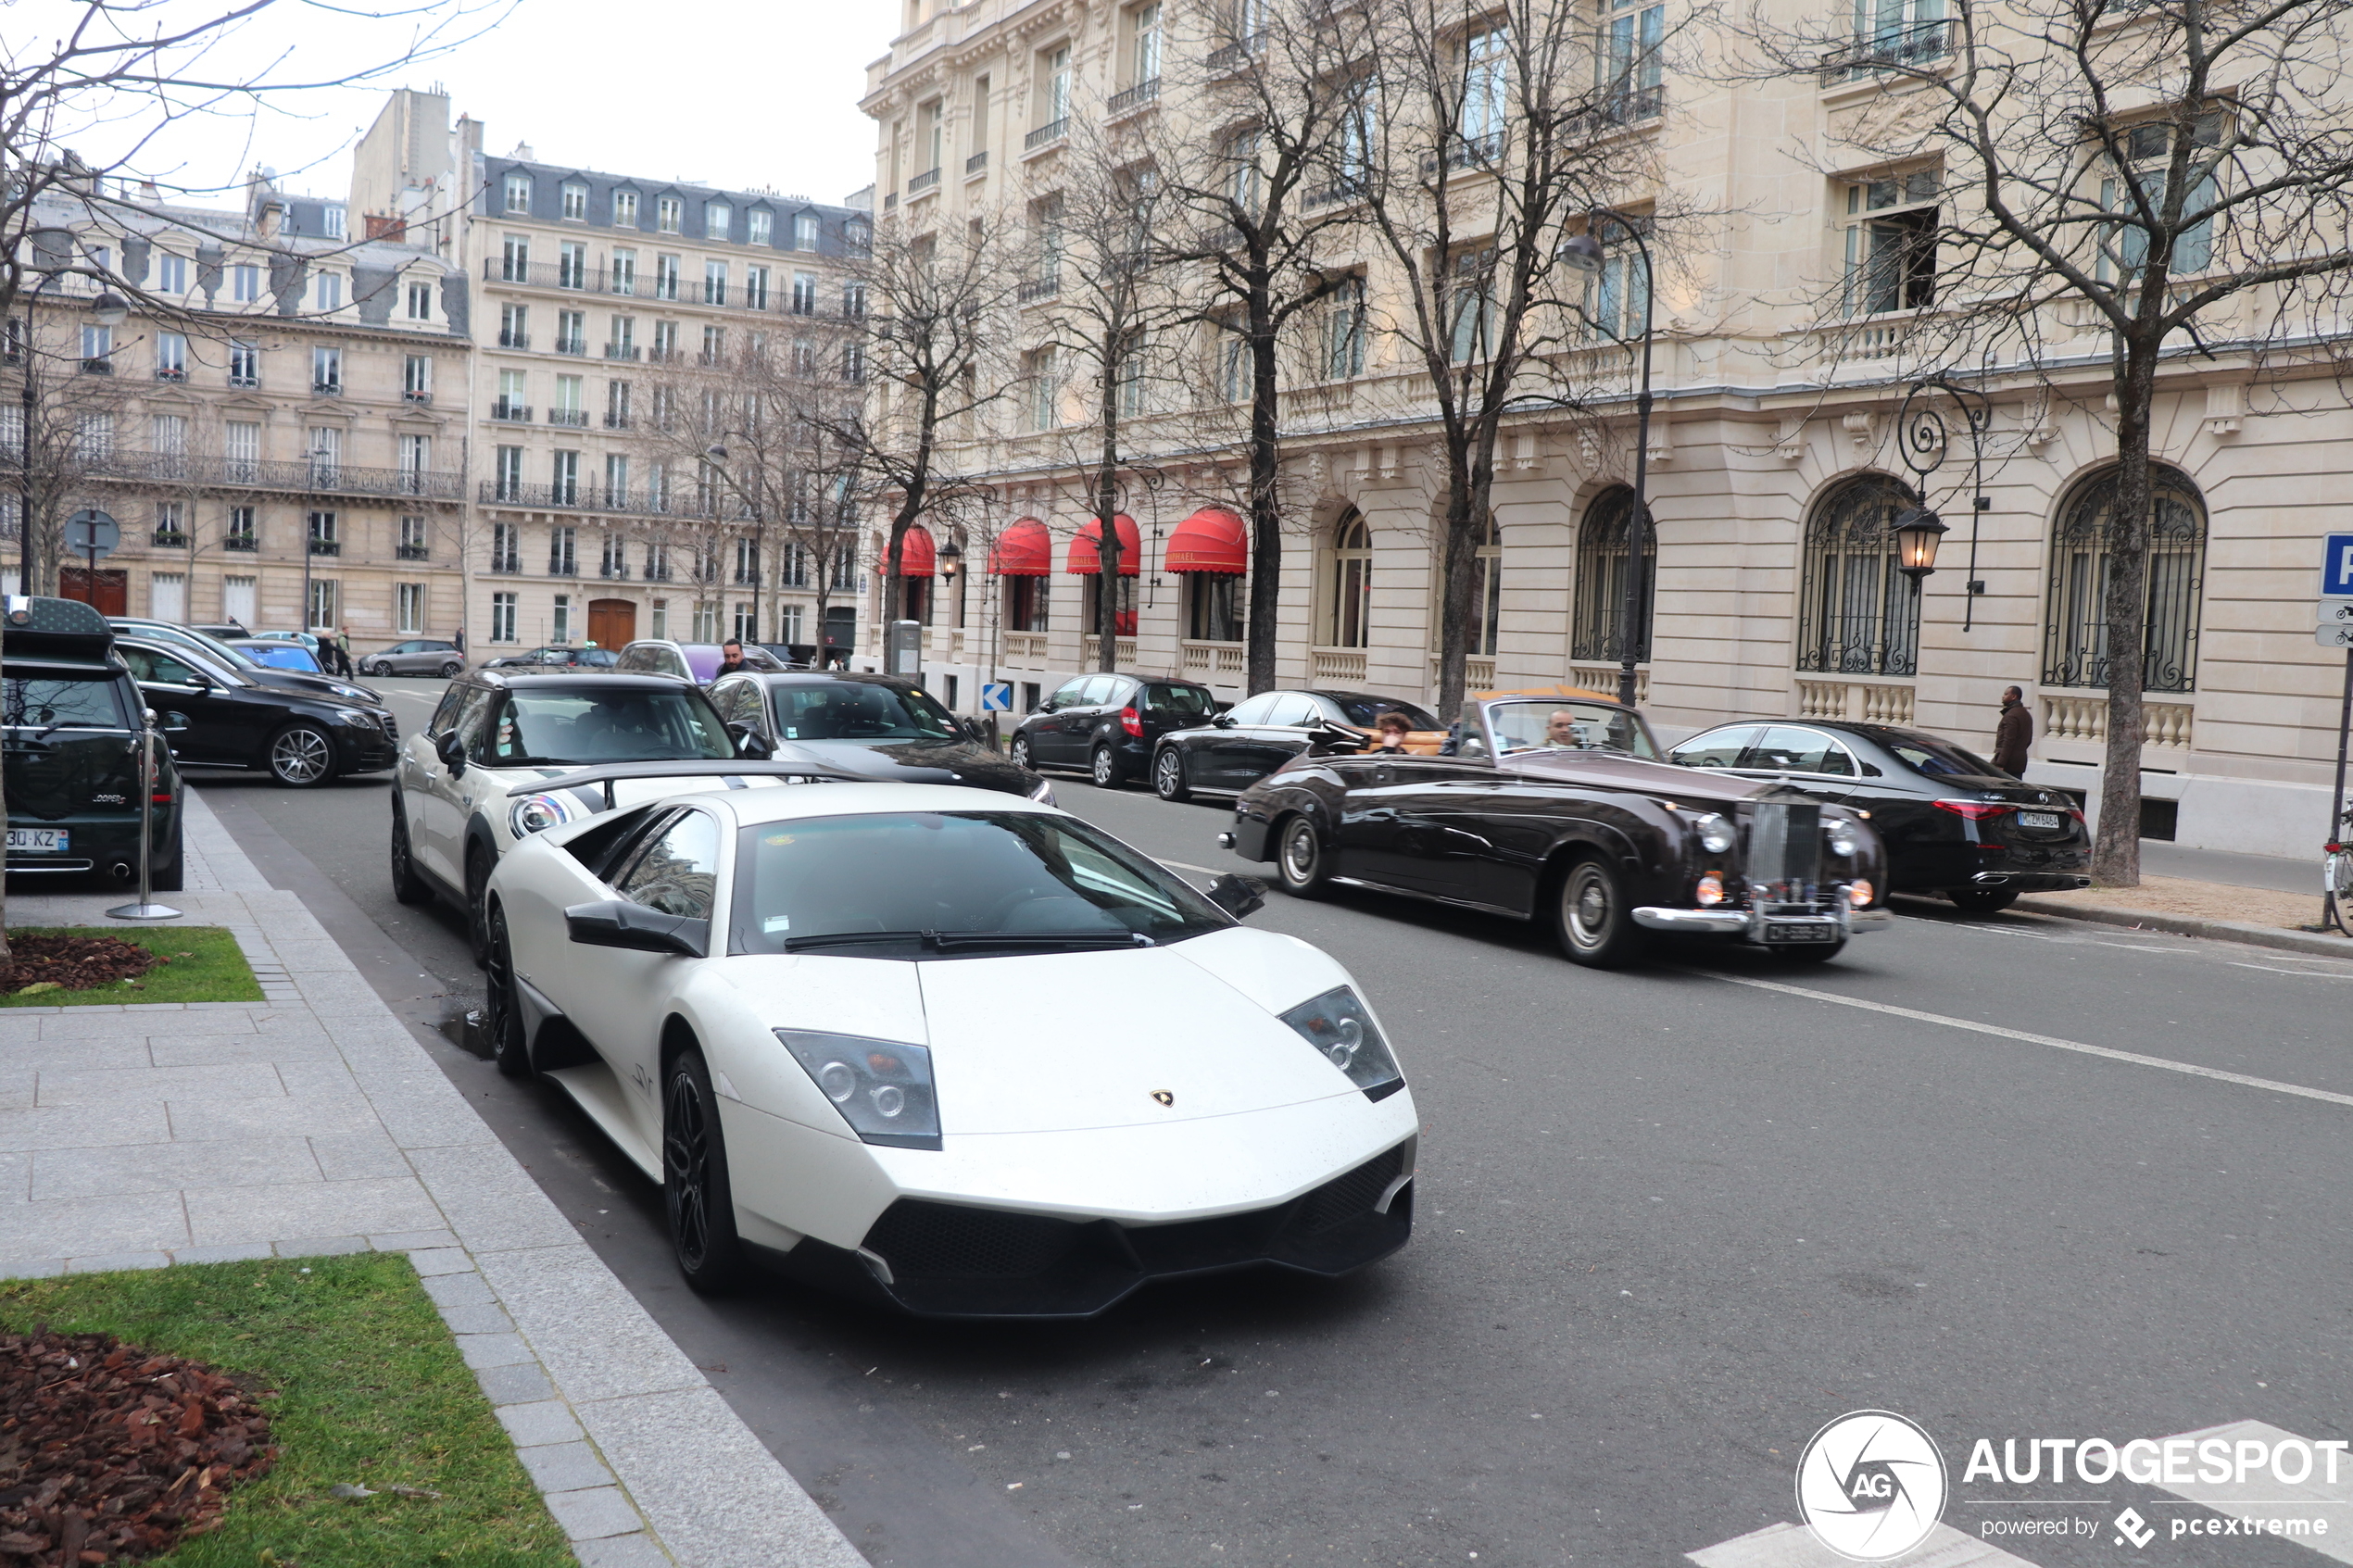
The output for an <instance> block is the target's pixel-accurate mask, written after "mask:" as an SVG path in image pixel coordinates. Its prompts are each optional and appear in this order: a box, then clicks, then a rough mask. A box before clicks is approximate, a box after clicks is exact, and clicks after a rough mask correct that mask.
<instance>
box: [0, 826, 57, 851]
mask: <svg viewBox="0 0 2353 1568" xmlns="http://www.w3.org/2000/svg"><path fill="white" fill-rule="evenodd" d="M65 852H66V830H65V829H63V828H10V829H9V830H8V853H9V854H11V855H62V854H64V853H65Z"/></svg>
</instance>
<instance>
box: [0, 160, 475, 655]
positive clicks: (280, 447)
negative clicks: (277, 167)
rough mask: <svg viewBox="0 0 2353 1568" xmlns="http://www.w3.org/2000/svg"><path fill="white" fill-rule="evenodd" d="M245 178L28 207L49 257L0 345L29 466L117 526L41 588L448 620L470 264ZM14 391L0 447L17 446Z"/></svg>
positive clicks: (352, 619) (367, 627)
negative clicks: (173, 196) (207, 192)
mask: <svg viewBox="0 0 2353 1568" xmlns="http://www.w3.org/2000/svg"><path fill="white" fill-rule="evenodd" d="M247 196H248V202H247V206H246V208H245V210H244V211H238V210H235V209H229V210H225V211H224V210H214V209H206V208H195V207H176V206H173V205H170V204H167V203H165V202H163V201H161V200H159V199H157V197H155V196H154V194H152V193H151V192H150V193H145V194H143V193H141V192H139V191H137V190H132V191H127V192H123V193H120V194H115V193H112V192H109V193H108V194H107V195H106V196H105V198H104V199H102V200H88V201H84V200H75V199H71V198H64V197H60V198H57V199H54V200H53V201H50V202H48V203H47V205H48V206H50V207H53V208H54V210H53V211H52V212H50V213H48V214H46V218H47V220H48V226H47V227H46V228H45V229H44V230H43V231H42V232H41V233H39V234H36V236H35V238H34V241H33V249H34V250H35V252H36V253H42V252H45V253H46V254H45V255H38V254H37V255H36V258H35V259H36V261H37V262H45V263H46V264H47V265H48V266H49V267H50V268H51V275H50V277H49V280H48V281H47V282H44V283H42V285H41V286H40V287H39V288H38V289H37V290H36V289H31V283H32V282H34V281H35V280H34V279H32V278H29V279H28V289H29V293H28V295H25V296H23V297H25V298H26V299H28V300H29V302H30V303H29V307H27V308H26V309H24V310H23V311H22V313H21V314H20V317H19V320H18V321H16V322H12V323H10V324H9V332H8V346H7V356H6V357H7V359H8V362H9V369H10V370H14V371H15V372H16V374H17V375H18V376H19V377H27V378H30V380H31V383H32V393H33V417H32V424H31V429H32V432H33V435H34V445H35V457H34V467H35V470H36V473H57V474H58V475H59V476H60V483H61V484H62V486H63V490H62V492H61V494H62V495H63V496H64V504H65V505H66V506H67V507H68V508H80V507H93V508H98V509H100V510H103V511H105V512H106V513H107V515H109V516H111V517H113V518H114V519H115V520H116V521H118V523H119V524H120V530H121V543H120V546H119V547H118V548H117V549H116V550H115V552H114V553H113V554H112V555H111V556H109V557H107V558H105V559H103V560H101V561H98V562H96V563H95V569H94V570H93V569H92V565H91V563H89V562H86V561H85V562H82V563H73V562H67V563H65V564H64V570H63V572H62V582H61V583H60V584H59V585H60V586H61V588H62V589H63V591H64V592H66V593H67V594H69V595H70V596H75V597H86V598H89V599H91V600H92V601H93V602H94V603H96V604H97V605H98V606H99V607H100V608H102V609H105V610H107V612H109V613H113V614H131V615H145V616H156V617H159V618H161V619H165V620H170V621H196V622H209V621H234V622H237V623H239V624H242V625H244V626H246V627H248V628H250V629H252V630H256V631H259V630H262V629H265V628H271V627H276V628H293V627H308V628H309V629H311V630H313V631H317V632H326V631H329V630H333V629H336V628H348V630H349V632H350V633H351V636H352V639H353V644H354V646H355V648H360V649H364V648H366V647H369V646H383V645H384V644H387V643H390V642H393V641H396V640H398V639H401V638H404V637H409V636H419V635H427V636H447V635H449V634H450V633H453V632H454V631H455V630H456V629H457V628H458V627H459V624H460V623H461V621H462V620H463V617H464V603H463V594H462V592H461V586H460V585H461V582H462V576H461V572H460V555H461V546H462V544H463V538H464V515H465V510H466V486H465V466H466V431H465V421H464V418H463V410H464V406H465V399H466V395H467V386H468V382H469V361H470V360H471V358H472V352H471V344H470V340H469V314H468V297H467V288H466V282H465V279H464V277H463V275H462V274H461V273H459V272H458V271H456V270H454V269H452V268H451V267H449V266H448V265H447V264H446V263H444V262H443V261H441V260H440V259H439V258H437V257H435V256H434V254H433V253H432V252H431V251H429V250H423V249H420V248H417V247H414V246H409V245H399V244H396V243H388V242H383V241H359V242H355V241H353V239H352V238H351V236H350V235H349V234H348V233H347V232H346V229H345V225H344V221H343V220H344V210H345V209H344V207H343V204H342V203H340V202H325V201H319V200H314V199H311V198H308V197H301V196H292V195H288V194H284V193H283V192H281V191H279V190H278V189H276V187H275V186H274V184H273V183H272V182H271V181H270V179H269V178H267V177H266V176H263V175H257V176H256V177H255V179H254V180H253V181H252V182H251V183H250V184H249V186H248V190H247ZM66 236H70V239H69V240H68V239H67V238H66ZM66 265H71V266H76V267H80V268H83V269H87V270H90V271H97V272H103V273H104V274H106V276H107V278H108V279H109V280H111V281H112V284H111V286H113V287H115V288H116V290H117V292H118V293H119V294H120V295H121V296H123V297H125V298H126V300H127V301H128V303H129V304H130V307H131V308H130V312H129V315H128V318H127V320H124V321H123V322H122V324H120V326H112V327H108V326H105V325H101V324H99V323H97V322H96V321H95V320H94V318H93V317H92V315H91V311H90V306H91V303H92V301H93V299H94V297H95V296H96V295H97V294H98V293H99V292H100V289H101V284H100V283H99V282H97V281H96V279H94V278H93V277H92V276H89V275H88V272H87V271H85V272H75V273H67V272H63V271H61V270H57V269H59V268H61V267H63V266H66ZM22 390H23V388H22V383H19V384H18V385H17V386H12V387H10V388H9V389H8V393H9V396H8V402H9V406H8V407H7V408H6V410H5V411H0V463H8V464H12V465H13V464H16V463H19V462H20V461H21V456H22V452H23V446H24V442H25V435H26V430H27V424H26V419H25V411H24V403H23V401H22V399H21V396H20V393H21V391H22ZM453 405H454V408H453ZM9 487H10V488H12V489H13V488H14V487H15V485H14V483H13V481H12V482H11V483H10V486H9ZM17 509H18V508H16V506H15V505H14V503H13V501H12V502H11V504H10V509H9V517H10V522H11V529H12V532H13V528H14V524H15V521H16V512H17ZM9 553H10V556H11V559H10V560H9V562H8V572H9V576H10V580H11V582H13V581H14V578H15V574H16V568H17V561H16V559H15V558H14V557H15V555H16V549H15V546H13V545H12V546H11V549H10V552H9Z"/></svg>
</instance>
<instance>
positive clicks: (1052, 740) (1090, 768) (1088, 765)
mask: <svg viewBox="0 0 2353 1568" xmlns="http://www.w3.org/2000/svg"><path fill="white" fill-rule="evenodd" d="M1217 710H1218V703H1217V698H1216V697H1215V696H1213V695H1212V694H1211V692H1210V689H1209V688H1208V687H1207V686H1204V685H1201V684H1198V683H1195V682H1192V681H1168V680H1160V679H1156V678H1153V677H1151V676H1145V675H1074V676H1072V677H1071V678H1070V679H1069V680H1067V681H1064V682H1063V684H1061V685H1060V686H1058V687H1056V688H1055V689H1054V694H1053V695H1052V696H1050V697H1048V698H1047V699H1046V700H1045V701H1044V702H1042V703H1040V704H1038V707H1037V708H1036V709H1034V710H1032V711H1031V712H1030V714H1029V715H1028V716H1027V717H1026V718H1025V719H1023V720H1022V721H1021V722H1020V723H1019V724H1017V725H1015V726H1014V728H1013V735H1012V738H1011V739H1009V740H1008V741H1007V742H1006V743H1005V752H1006V755H1007V756H1009V757H1011V758H1012V759H1013V762H1014V764H1015V765H1016V766H1018V767H1023V768H1084V769H1085V770H1087V772H1088V776H1089V777H1090V778H1092V779H1093V780H1094V782H1095V783H1096V784H1098V785H1100V786H1101V787H1102V788H1104V789H1116V788H1118V787H1119V786H1120V785H1121V784H1124V783H1126V781H1127V780H1129V779H1137V778H1142V777H1143V776H1144V775H1145V773H1146V771H1148V770H1149V769H1150V767H1151V758H1152V748H1153V747H1154V746H1157V745H1158V744H1159V743H1160V737H1161V736H1163V735H1164V734H1168V733H1169V732H1170V731H1172V730H1184V729H1190V728H1192V727H1194V726H1196V725H1199V724H1202V723H1206V722H1207V721H1208V720H1209V717H1210V715H1211V714H1213V713H1215V712H1216V711H1217Z"/></svg>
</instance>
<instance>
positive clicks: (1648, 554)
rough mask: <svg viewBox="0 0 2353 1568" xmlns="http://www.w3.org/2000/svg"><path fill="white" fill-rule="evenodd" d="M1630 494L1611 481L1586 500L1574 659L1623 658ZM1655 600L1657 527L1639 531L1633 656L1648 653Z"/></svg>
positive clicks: (1642, 656) (1579, 551)
mask: <svg viewBox="0 0 2353 1568" xmlns="http://www.w3.org/2000/svg"><path fill="white" fill-rule="evenodd" d="M1633 517H1634V492H1633V491H1631V490H1629V489H1628V488H1627V487H1626V486H1625V485H1623V484H1619V485H1613V486H1612V487H1611V488H1609V489H1607V490H1604V491H1603V492H1602V493H1601V494H1600V495H1596V496H1594V497H1593V498H1592V501H1590V502H1589V503H1587V505H1586V508H1585V521H1584V523H1583V524H1582V525H1581V526H1580V527H1579V529H1578V530H1577V630H1576V635H1575V637H1574V638H1573V639H1572V642H1571V646H1570V650H1569V652H1570V657H1571V658H1573V659H1624V658H1625V657H1626V642H1625V634H1626V554H1627V552H1626V533H1627V524H1628V523H1629V522H1630V521H1633ZM1657 598H1658V531H1657V529H1656V528H1655V526H1654V527H1650V528H1645V529H1643V530H1642V604H1641V606H1640V607H1639V609H1638V612H1637V615H1636V625H1635V628H1634V659H1635V660H1636V662H1638V663H1639V662H1640V661H1642V660H1643V659H1648V658H1650V656H1651V606H1652V605H1653V604H1654V603H1655V602H1656V601H1657Z"/></svg>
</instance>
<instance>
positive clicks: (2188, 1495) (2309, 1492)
mask: <svg viewBox="0 0 2353 1568" xmlns="http://www.w3.org/2000/svg"><path fill="white" fill-rule="evenodd" d="M2216 1439H2219V1440H2221V1441H2222V1442H2223V1443H2225V1444H2226V1445H2228V1447H2227V1448H2226V1449H2225V1450H2224V1451H2225V1452H2228V1453H2231V1454H2233V1455H2236V1454H2237V1453H2238V1451H2239V1449H2238V1445H2239V1443H2240V1441H2241V1440H2250V1441H2257V1442H2260V1443H2262V1444H2263V1446H2264V1448H2265V1449H2267V1450H2276V1449H2278V1448H2279V1446H2280V1445H2281V1444H2282V1443H2303V1444H2305V1446H2306V1448H2307V1449H2308V1450H2309V1448H2310V1443H2309V1439H2306V1438H2301V1437H2298V1436H2296V1434H2295V1433H2293V1432H2285V1431H2282V1430H2281V1429H2280V1428H2279V1427H2276V1426H2268V1425H2266V1424H2263V1423H2262V1422H2259V1421H2233V1422H2232V1423H2230V1424H2227V1425H2223V1426H2208V1427H2206V1428H2204V1429H2203V1430H2200V1431H2196V1432H2182V1433H2177V1434H2175V1435H2174V1436H2171V1437H2160V1438H2158V1448H2159V1449H2160V1450H2162V1449H2163V1448H2164V1447H2165V1445H2167V1444H2170V1443H2176V1442H2187V1443H2190V1444H2192V1445H2193V1447H2192V1449H2191V1450H2190V1451H2191V1452H2192V1453H2194V1454H2195V1453H2196V1451H2197V1450H2196V1447H2195V1445H2196V1444H2199V1443H2204V1442H2208V1441H2211V1440H2216ZM2311 1457H2312V1460H2313V1463H2312V1466H2311V1469H2310V1471H2309V1474H2308V1475H2307V1477H2306V1479H2305V1480H2304V1481H2303V1482H2302V1483H2300V1484H2296V1483H2288V1482H2283V1481H2280V1480H2279V1479H2277V1478H2276V1477H2275V1476H2272V1475H2271V1474H2268V1473H2267V1474H2266V1475H2265V1476H2264V1478H2263V1479H2261V1480H2256V1479H2252V1478H2250V1479H2248V1480H2246V1481H2222V1482H2208V1481H2198V1480H2190V1481H2184V1482H2182V1483H2180V1484H2179V1485H2176V1486H2159V1488H2158V1489H2159V1490H2161V1491H2167V1492H2171V1493H2172V1494H2173V1495H2174V1496H2175V1497H2177V1498H2184V1499H2188V1500H2189V1501H2191V1502H2194V1503H2196V1504H2198V1505H2199V1506H2200V1507H2203V1508H2210V1509H2212V1510H2213V1511H2214V1512H2217V1513H2221V1514H2227V1515H2229V1516H2230V1517H2232V1518H2234V1519H2245V1520H2254V1521H2264V1520H2271V1519H2279V1520H2288V1519H2301V1520H2312V1519H2316V1518H2324V1519H2326V1520H2327V1521H2328V1522H2329V1530H2328V1534H2326V1535H2324V1536H2322V1535H2308V1536H2279V1537H2272V1536H2271V1534H2270V1532H2269V1531H2268V1529H2267V1530H2266V1531H2265V1532H2264V1533H2263V1535H2262V1536H2261V1537H2259V1538H2262V1539H2278V1540H2284V1541H2288V1542H2290V1543H2292V1544H2293V1545H2296V1546H2300V1547H2303V1548H2306V1549H2309V1550H2311V1551H2317V1552H2319V1553H2320V1554H2321V1555H2322V1556H2323V1557H2332V1558H2334V1559H2335V1560H2336V1561H2337V1562H2353V1527H2349V1526H2353V1466H2347V1464H2346V1463H2345V1462H2344V1456H2343V1455H2342V1454H2340V1455H2339V1456H2338V1463H2337V1469H2336V1479H2335V1480H2334V1482H2332V1481H2330V1480H2329V1479H2328V1466H2327V1463H2326V1461H2325V1457H2324V1456H2322V1455H2318V1454H2315V1455H2312V1456H2311ZM2193 1462H2194V1463H2195V1462H2196V1461H2193ZM2156 1524H2157V1526H2158V1529H2159V1530H2162V1531H2165V1532H2166V1534H2168V1535H2171V1533H2172V1532H2171V1520H2170V1519H2165V1518H2160V1519H2158V1521H2156Z"/></svg>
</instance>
